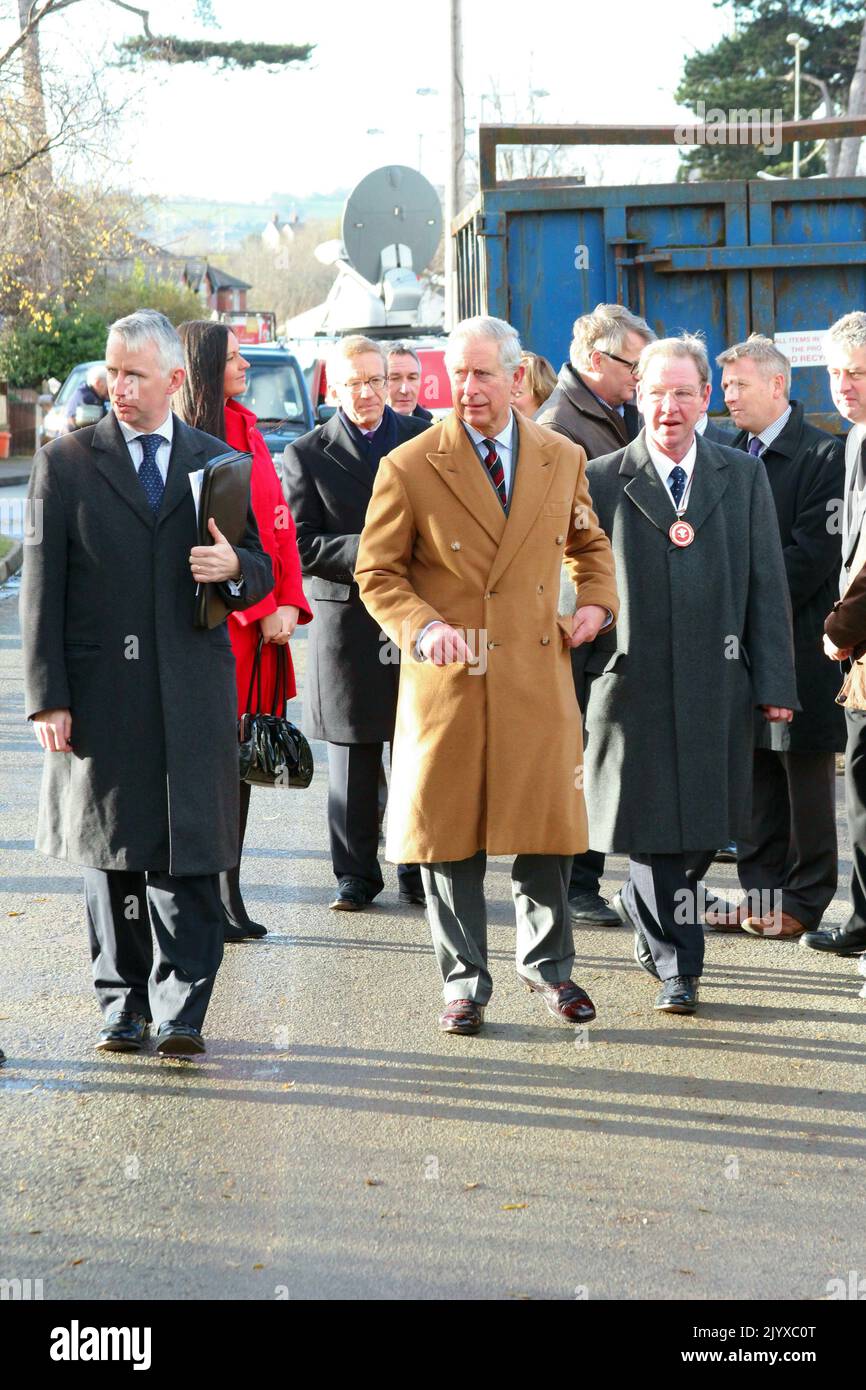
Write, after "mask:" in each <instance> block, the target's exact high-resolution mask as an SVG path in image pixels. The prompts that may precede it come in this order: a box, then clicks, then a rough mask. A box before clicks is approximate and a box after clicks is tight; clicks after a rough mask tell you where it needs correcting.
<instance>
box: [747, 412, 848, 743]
mask: <svg viewBox="0 0 866 1390" xmlns="http://www.w3.org/2000/svg"><path fill="white" fill-rule="evenodd" d="M732 447H734V448H736V449H748V447H749V435H748V431H747V430H741V431H740V433H739V434H737V435H736V436H735V439H734V443H733V446H732ZM761 462H762V463H763V465H764V467H765V468H766V470H767V477H768V479H769V482H770V490H771V491H772V494H773V501H774V502H775V504H776V515H777V517H778V519H779V532H780V534H781V538H782V557H783V559H784V561H785V571H786V574H787V576H788V592H789V593H790V595H791V609H792V612H793V619H794V656H795V659H796V662H797V692H798V694H799V696H800V703H801V705H802V706H803V708H802V710H801V711H800V713H799V714H797V715H795V716H794V719H793V721H792V722H791V723H790V724H767V723H765V724H764V727H763V728H760V726H759V728H758V738H757V742H758V746H759V747H761V748H771V749H775V750H776V751H777V752H782V753H788V752H791V753H841V752H842V750H843V749H844V747H845V712H844V710H843V709H842V706H841V705H837V704H836V695H837V694H838V692H839V686H840V684H841V682H840V680H839V668H838V666H837V664H836V662H835V661H828V660H827V657H826V656H825V655H824V645H823V637H824V619H825V618H826V616H827V614H828V613H829V612H830V610H831V609H832V607H833V604H834V603H835V601H836V598H837V596H838V593H839V568H840V565H841V562H842V532H841V526H840V516H841V510H842V492H843V489H844V486H845V444H844V441H843V440H842V439H840V438H839V436H838V435H835V434H827V432H826V431H825V430H819V429H818V428H817V427H816V426H815V425H810V424H809V421H808V420H807V419H806V418H805V416H804V414H803V407H802V405H801V404H800V402H799V401H792V402H791V415H790V418H789V419H788V422H787V424H786V425H785V428H784V429H783V430H782V432H781V434H778V435H777V436H776V438H775V439H774V440H773V442H772V444H771V445H770V446H769V448H767V449H765V450H764V452H763V454H762V455H761Z"/></svg>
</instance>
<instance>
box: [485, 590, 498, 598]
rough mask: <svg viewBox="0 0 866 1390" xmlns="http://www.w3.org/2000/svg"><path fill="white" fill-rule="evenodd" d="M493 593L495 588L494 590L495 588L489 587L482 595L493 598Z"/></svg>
mask: <svg viewBox="0 0 866 1390" xmlns="http://www.w3.org/2000/svg"><path fill="white" fill-rule="evenodd" d="M495 593H496V590H495V589H490V590H489V591H488V593H486V594H485V595H484V597H485V598H493V595H494V594H495Z"/></svg>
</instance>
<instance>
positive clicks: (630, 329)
mask: <svg viewBox="0 0 866 1390" xmlns="http://www.w3.org/2000/svg"><path fill="white" fill-rule="evenodd" d="M571 332H572V338H571V348H570V349H569V354H568V355H569V359H570V361H571V365H572V367H574V370H575V371H576V372H579V371H581V370H583V371H587V370H588V369H589V365H590V358H591V356H592V354H593V353H594V352H596V351H597V352H613V353H617V354H619V353H621V352H622V350H623V348H624V347H625V340H626V338H627V337H628V335H629V333H638V334H640V336H641V337H642V338H643V339H644V340H645V341H646V342H647V343H652V342H654V341H655V336H656V335H655V333H654V332H653V331H652V329H651V328H650V326H649V324H648V323H647V321H646V319H642V318H641V317H640V315H639V314H633V313H632V312H631V310H630V309H627V308H626V307H625V305H624V304H596V306H595V308H594V309H593V311H592V313H591V314H582V315H581V317H580V318H579V319H575V321H574V327H573V329H572V330H571Z"/></svg>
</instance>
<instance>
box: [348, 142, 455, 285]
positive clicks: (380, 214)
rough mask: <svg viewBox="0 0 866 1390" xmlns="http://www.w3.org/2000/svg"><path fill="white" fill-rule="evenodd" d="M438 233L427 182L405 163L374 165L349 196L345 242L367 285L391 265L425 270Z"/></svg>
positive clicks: (436, 206) (434, 197) (438, 215)
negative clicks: (380, 166) (379, 166)
mask: <svg viewBox="0 0 866 1390" xmlns="http://www.w3.org/2000/svg"><path fill="white" fill-rule="evenodd" d="M441 235H442V207H441V205H440V202H439V195H438V193H437V192H436V189H435V188H434V187H433V185H432V184H431V183H428V181H427V179H425V177H424V175H423V174H419V173H418V171H417V170H416V169H409V168H408V167H407V166H406V165H405V164H388V165H386V166H385V168H383V169H374V170H373V172H372V174H367V176H366V178H363V179H362V180H361V182H360V183H359V184H358V186H357V188H356V189H355V190H354V191H353V192H352V193H350V194H349V197H348V198H347V199H346V206H345V208H344V209H343V245H344V246H345V248H346V256H347V258H348V260H349V263H350V264H351V265H353V266H354V268H355V270H357V272H358V274H359V275H363V277H364V279H365V280H369V281H370V283H371V284H375V283H376V282H377V281H381V280H382V279H383V277H384V275H385V274H387V272H388V271H390V270H393V269H408V270H414V271H415V273H416V275H417V274H418V273H419V272H420V271H422V270H424V269H425V268H426V267H427V265H428V263H429V262H430V260H431V259H432V257H433V253H434V251H435V250H436V247H437V246H438V245H439V238H440V236H441Z"/></svg>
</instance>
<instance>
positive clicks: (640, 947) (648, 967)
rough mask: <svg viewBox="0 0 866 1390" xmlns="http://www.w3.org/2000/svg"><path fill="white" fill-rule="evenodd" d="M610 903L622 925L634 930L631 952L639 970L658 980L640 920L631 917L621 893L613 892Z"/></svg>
mask: <svg viewBox="0 0 866 1390" xmlns="http://www.w3.org/2000/svg"><path fill="white" fill-rule="evenodd" d="M610 905H611V907H612V908H613V909H614V911H615V912H616V914H617V916H618V917H619V919H620V921H621V922H622V924H623V926H625V927H631V929H632V931H633V932H634V952H633V954H634V958H635V961H636V963H637V964H638V965H639V966H640V968H641V970H645V971H646V973H647V974H648V975H652V977H653V979H654V980H658V979H659V978H660V977H659V972H658V971H657V970H656V963H655V961H654V960H653V953H652V951H651V950H650V945H649V942H648V941H647V939H646V933H645V931H644V929H643V927H642V926H641V924H640V922H637V921H636V920H635V919H634V917H632V915H631V913H630V912H629V910H628V908H627V907H626V905H625V903H624V902H623V900H622V893H614V895H613V897H612V898H611V900H610Z"/></svg>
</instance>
